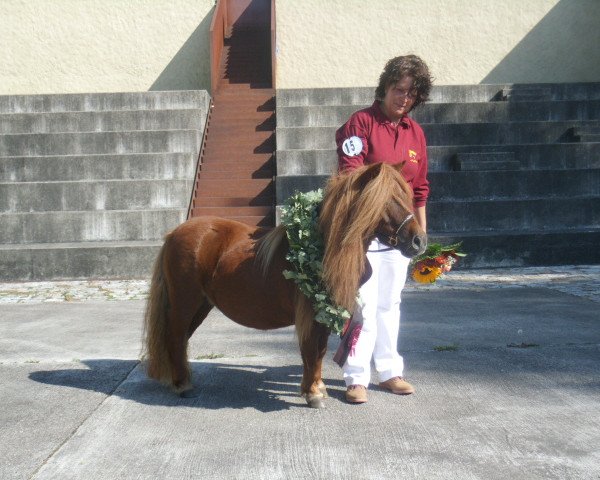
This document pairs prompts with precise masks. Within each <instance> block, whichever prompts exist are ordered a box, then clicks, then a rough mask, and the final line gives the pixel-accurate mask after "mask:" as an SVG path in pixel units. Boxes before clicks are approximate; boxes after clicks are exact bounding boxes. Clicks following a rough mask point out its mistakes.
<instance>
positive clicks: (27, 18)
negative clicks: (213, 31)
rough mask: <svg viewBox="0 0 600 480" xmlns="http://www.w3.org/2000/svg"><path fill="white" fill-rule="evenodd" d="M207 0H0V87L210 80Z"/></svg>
mask: <svg viewBox="0 0 600 480" xmlns="http://www.w3.org/2000/svg"><path fill="white" fill-rule="evenodd" d="M213 8H214V0H169V1H159V0H2V1H0V65H1V67H0V94H30V93H67V92H68V93H77V92H116V91H145V90H178V89H182V90H186V89H209V88H210V76H209V70H210V61H209V50H208V45H209V40H208V31H209V27H210V20H211V18H212V11H213Z"/></svg>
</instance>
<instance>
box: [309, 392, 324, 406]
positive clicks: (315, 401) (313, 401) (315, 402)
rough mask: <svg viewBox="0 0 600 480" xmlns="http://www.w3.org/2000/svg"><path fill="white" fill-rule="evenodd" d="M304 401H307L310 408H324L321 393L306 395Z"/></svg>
mask: <svg viewBox="0 0 600 480" xmlns="http://www.w3.org/2000/svg"><path fill="white" fill-rule="evenodd" d="M306 403H308V406H309V407H310V408H325V402H324V401H323V395H307V396H306Z"/></svg>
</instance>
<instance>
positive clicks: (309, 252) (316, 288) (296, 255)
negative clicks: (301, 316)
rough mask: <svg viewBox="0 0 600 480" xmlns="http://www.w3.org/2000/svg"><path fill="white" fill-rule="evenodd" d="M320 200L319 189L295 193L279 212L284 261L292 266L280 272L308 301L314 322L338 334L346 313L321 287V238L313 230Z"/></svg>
mask: <svg viewBox="0 0 600 480" xmlns="http://www.w3.org/2000/svg"><path fill="white" fill-rule="evenodd" d="M322 201H323V191H322V190H321V189H319V190H316V191H311V192H307V193H301V192H296V193H295V194H294V195H292V196H291V197H290V198H288V199H287V200H286V202H285V204H284V206H283V207H282V210H281V224H282V225H284V226H285V231H286V234H287V239H288V243H289V250H288V253H287V254H286V256H285V258H286V260H287V261H289V262H290V263H291V264H292V266H293V267H294V269H293V270H284V271H283V276H284V277H285V278H286V279H291V280H293V281H294V282H295V283H296V285H298V288H299V289H300V291H301V292H302V293H303V294H304V295H306V297H307V298H308V299H309V300H310V301H311V303H312V305H313V308H314V310H315V313H316V315H315V320H316V321H317V322H319V323H322V324H323V325H325V326H327V327H328V328H329V329H330V330H331V331H333V332H335V333H337V334H340V333H341V332H342V329H343V327H344V324H345V323H346V321H347V320H348V319H349V318H350V312H348V310H346V309H345V308H343V307H340V306H338V305H335V304H334V303H333V301H332V299H331V297H330V295H329V292H328V291H327V289H326V288H325V285H323V280H322V278H323V252H324V245H323V238H322V236H321V233H320V232H319V230H318V227H317V220H318V206H319V205H320V204H321V202H322Z"/></svg>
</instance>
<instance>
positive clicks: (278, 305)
mask: <svg viewBox="0 0 600 480" xmlns="http://www.w3.org/2000/svg"><path fill="white" fill-rule="evenodd" d="M412 209H413V208H412V191H411V189H410V187H409V186H408V185H407V183H406V182H405V181H404V179H403V178H402V175H401V174H400V172H399V171H398V169H397V168H394V167H392V166H389V165H387V164H375V165H371V166H367V167H362V168H360V169H358V170H355V171H353V172H351V173H348V174H343V175H337V176H334V177H332V178H331V179H330V180H329V182H328V184H327V186H326V188H325V193H324V199H323V203H322V205H321V210H320V215H319V228H320V231H321V233H322V235H323V241H324V244H325V251H324V258H323V281H324V283H325V286H326V287H327V289H328V291H329V292H330V294H331V297H332V299H333V300H334V301H335V302H336V303H337V304H338V305H340V306H343V307H345V308H346V309H347V310H349V311H352V310H353V309H354V305H355V301H356V293H357V290H358V287H359V279H360V278H361V276H362V275H363V274H364V273H365V270H366V269H367V268H368V267H367V262H366V257H365V252H366V250H367V246H368V244H369V243H370V241H371V239H372V238H373V237H374V236H375V235H377V236H378V237H379V238H381V239H383V240H384V241H387V242H388V243H389V244H390V245H391V246H394V248H397V249H399V250H400V251H401V252H402V253H403V254H404V255H406V256H414V255H416V254H418V253H420V252H422V251H423V250H424V248H425V245H426V237H425V234H424V233H423V231H422V230H421V228H420V227H419V225H418V224H417V222H416V221H415V219H414V218H413V216H412V214H411V212H412ZM287 249H288V242H287V237H286V233H285V229H284V227H282V226H279V227H276V228H275V229H272V230H268V229H262V228H258V227H251V226H248V225H245V224H243V223H239V222H236V221H233V220H226V219H223V218H217V217H197V218H193V219H190V220H188V221H187V222H185V223H183V224H182V225H180V226H179V227H177V228H175V230H173V231H172V232H170V233H169V234H167V236H166V238H165V243H164V245H163V247H162V249H161V250H160V252H159V254H158V257H157V259H156V264H155V267H154V273H153V277H152V284H151V287H150V296H149V299H148V303H147V307H146V313H145V356H146V358H147V368H148V374H149V376H150V377H152V378H155V379H157V380H160V381H162V382H163V383H165V384H168V385H171V386H172V387H174V389H175V391H177V392H179V393H180V394H182V395H184V396H185V392H187V391H189V390H191V388H192V385H191V380H190V379H191V374H190V368H189V364H188V360H187V344H188V339H189V338H190V337H191V335H192V334H193V333H194V331H195V330H196V328H198V326H200V324H201V323H202V322H203V320H204V319H205V318H206V316H207V315H208V313H209V312H210V310H211V309H212V308H213V307H217V308H218V309H219V310H220V311H221V312H222V313H223V314H225V315H226V316H227V317H229V318H230V319H231V320H233V321H234V322H237V323H239V324H241V325H244V326H246V327H252V328H258V329H265V330H269V329H274V328H281V327H287V326H290V325H294V324H295V325H296V331H297V334H298V340H299V344H300V352H301V355H302V362H303V365H304V373H303V376H302V384H301V392H302V394H303V395H304V396H305V398H306V401H307V402H308V404H309V405H310V406H311V407H322V406H323V400H322V399H323V398H324V397H325V396H326V395H327V394H326V390H325V385H324V383H323V381H322V379H321V365H322V360H323V357H324V355H325V351H326V349H327V337H328V335H329V330H328V329H327V328H326V327H325V326H324V325H322V324H320V323H317V322H316V321H315V320H314V311H313V308H312V305H311V304H310V302H309V300H308V299H307V298H306V297H305V296H304V295H303V294H302V293H301V292H300V291H299V290H298V288H297V287H296V285H295V284H294V282H293V281H292V280H286V279H285V278H284V277H283V274H282V272H283V270H286V269H290V268H291V265H290V264H289V263H288V262H287V261H286V260H285V255H286V252H287Z"/></svg>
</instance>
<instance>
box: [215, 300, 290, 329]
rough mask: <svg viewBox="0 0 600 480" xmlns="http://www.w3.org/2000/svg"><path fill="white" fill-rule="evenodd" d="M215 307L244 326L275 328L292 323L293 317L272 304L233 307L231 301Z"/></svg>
mask: <svg viewBox="0 0 600 480" xmlns="http://www.w3.org/2000/svg"><path fill="white" fill-rule="evenodd" d="M217 308H218V309H219V310H221V312H222V313H223V314H224V315H225V316H226V317H227V318H229V319H231V320H233V321H234V322H235V323H237V324H239V325H242V326H244V327H249V328H256V329H259V330H273V329H276V328H283V327H289V326H290V325H293V324H294V319H293V317H292V316H291V315H289V313H288V312H285V311H283V310H281V309H277V308H273V306H268V305H265V306H264V308H261V309H257V308H256V307H255V306H248V305H246V306H244V307H243V308H235V306H233V305H232V304H231V303H227V304H226V305H223V306H221V305H217Z"/></svg>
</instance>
